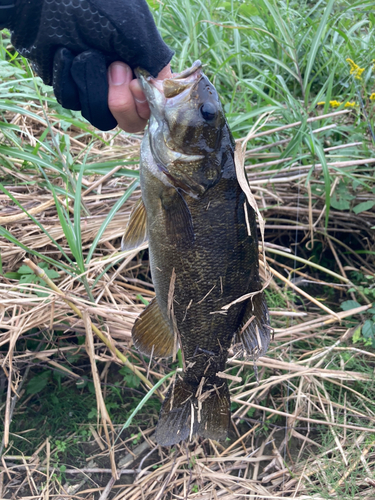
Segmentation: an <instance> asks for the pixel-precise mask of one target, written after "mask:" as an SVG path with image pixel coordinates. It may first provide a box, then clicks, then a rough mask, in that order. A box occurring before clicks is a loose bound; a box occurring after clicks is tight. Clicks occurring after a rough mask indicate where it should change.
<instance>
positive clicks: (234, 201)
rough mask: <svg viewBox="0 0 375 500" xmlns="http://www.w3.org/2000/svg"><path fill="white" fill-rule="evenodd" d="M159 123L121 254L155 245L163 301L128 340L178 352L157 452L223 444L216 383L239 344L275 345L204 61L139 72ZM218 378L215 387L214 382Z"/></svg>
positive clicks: (252, 231) (246, 209)
mask: <svg viewBox="0 0 375 500" xmlns="http://www.w3.org/2000/svg"><path fill="white" fill-rule="evenodd" d="M138 77H139V78H140V81H141V84H142V87H143V89H144V91H145V94H146V97H147V99H148V102H149V104H150V108H151V112H152V117H151V119H150V124H149V128H148V132H147V133H146V135H145V138H144V140H143V142H142V147H141V188H142V200H143V201H142V202H140V203H139V204H138V205H137V207H136V208H135V210H134V212H133V215H132V217H131V220H130V223H129V226H128V228H127V231H126V233H125V236H124V243H123V248H132V247H134V246H136V245H138V244H139V243H141V242H142V240H144V239H146V238H148V241H149V254H150V263H151V273H152V279H153V283H154V286H155V292H156V299H154V301H153V302H152V303H151V304H150V305H149V306H148V307H147V308H146V310H145V311H144V312H143V313H142V314H141V316H140V317H139V319H138V320H137V321H136V323H135V325H134V328H133V340H134V343H135V345H136V347H137V348H138V349H139V350H140V351H141V352H143V353H144V354H147V355H149V356H150V355H153V356H161V357H168V356H171V355H173V353H174V352H175V351H176V348H177V345H180V347H181V349H182V353H183V359H184V371H183V374H182V377H180V378H177V379H176V381H175V383H174V384H173V386H172V387H171V389H170V391H169V393H168V395H167V397H166V399H165V401H164V403H163V407H162V410H161V414H160V419H159V423H158V427H157V430H156V441H157V442H158V443H159V444H162V445H173V444H176V443H178V442H179V441H181V440H183V439H187V438H188V437H189V436H192V435H193V434H199V435H201V436H203V437H207V438H210V439H215V440H222V439H225V437H226V435H227V432H228V428H229V423H230V399H229V391H228V387H227V382H226V380H225V378H222V377H221V376H220V374H221V372H223V371H224V370H225V364H226V360H227V357H228V349H229V348H230V346H231V344H232V342H233V339H234V337H236V341H237V342H241V343H242V345H243V351H244V354H247V355H249V356H251V357H252V358H253V359H256V358H257V357H259V356H260V355H261V354H263V353H265V352H266V350H267V348H268V344H269V339H270V328H269V316H268V311H267V306H266V303H265V301H264V296H263V293H262V292H259V293H258V294H256V295H254V297H253V298H252V299H247V300H244V301H241V302H238V303H236V304H234V305H232V306H231V307H230V308H229V309H228V310H224V309H223V307H224V306H226V305H227V304H229V303H231V302H233V301H235V300H236V299H238V298H239V297H241V296H243V295H245V294H248V293H250V292H255V291H258V290H260V289H261V283H260V279H259V262H258V239H257V227H256V220H255V213H254V210H253V209H252V208H251V207H250V205H249V204H248V202H247V200H246V196H245V194H244V192H243V191H242V189H241V187H240V185H239V183H238V181H237V177H236V172H235V166H234V159H233V157H234V142H233V138H232V136H231V133H230V130H229V128H228V125H227V122H226V120H225V117H224V113H223V110H222V107H221V104H220V101H219V98H218V95H217V92H216V90H215V88H214V87H213V85H212V84H211V83H210V82H209V80H208V79H207V77H206V76H205V75H204V74H203V72H202V69H201V65H200V62H199V61H197V62H196V63H195V64H194V65H193V66H192V68H189V69H188V70H186V71H185V72H183V73H181V74H180V75H175V76H174V78H172V79H169V80H166V81H164V82H163V83H162V82H157V81H154V80H153V79H152V78H151V77H150V76H149V75H147V73H146V72H144V71H143V70H139V71H138ZM218 373H219V375H218Z"/></svg>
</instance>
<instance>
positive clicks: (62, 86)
mask: <svg viewBox="0 0 375 500" xmlns="http://www.w3.org/2000/svg"><path fill="white" fill-rule="evenodd" d="M73 61H74V55H73V53H72V52H70V50H68V49H66V48H65V47H62V48H60V49H58V50H57V51H56V53H55V56H54V58H53V81H52V84H53V91H54V93H55V96H56V99H57V102H58V103H60V104H61V106H62V107H63V108H66V109H73V110H74V111H80V110H81V103H80V100H79V92H78V87H77V85H76V83H75V81H74V79H73V77H72V74H71V72H70V70H71V68H72V64H73Z"/></svg>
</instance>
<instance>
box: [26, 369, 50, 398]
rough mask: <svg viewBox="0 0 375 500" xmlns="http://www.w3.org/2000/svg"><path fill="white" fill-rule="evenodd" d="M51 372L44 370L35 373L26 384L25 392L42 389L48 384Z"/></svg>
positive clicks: (33, 392) (35, 392) (29, 392)
mask: <svg viewBox="0 0 375 500" xmlns="http://www.w3.org/2000/svg"><path fill="white" fill-rule="evenodd" d="M50 375H51V372H50V371H48V370H47V371H44V372H42V373H40V374H39V375H35V376H34V377H33V378H32V379H31V380H30V381H29V383H28V384H27V388H26V393H27V394H37V393H38V392H40V391H42V390H43V389H44V388H45V387H46V386H47V384H48V381H49V378H50Z"/></svg>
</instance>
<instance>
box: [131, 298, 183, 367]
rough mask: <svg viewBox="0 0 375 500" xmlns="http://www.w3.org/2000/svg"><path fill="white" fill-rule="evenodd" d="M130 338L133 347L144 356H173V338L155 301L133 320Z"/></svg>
mask: <svg viewBox="0 0 375 500" xmlns="http://www.w3.org/2000/svg"><path fill="white" fill-rule="evenodd" d="M132 337H133V342H134V345H135V347H136V348H137V349H138V350H139V351H140V352H141V353H142V354H145V355H146V356H151V353H152V355H153V356H155V357H157V358H169V357H170V356H172V355H173V347H174V342H175V337H174V335H173V331H172V328H171V326H170V325H169V323H168V322H167V321H166V320H165V319H164V317H163V315H162V312H161V310H160V307H159V304H158V303H157V301H156V299H153V300H152V301H151V302H150V304H149V305H148V306H147V307H146V309H145V310H144V311H142V313H141V314H140V315H139V316H138V318H137V319H136V320H135V323H134V326H133V329H132Z"/></svg>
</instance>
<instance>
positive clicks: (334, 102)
mask: <svg viewBox="0 0 375 500" xmlns="http://www.w3.org/2000/svg"><path fill="white" fill-rule="evenodd" d="M341 104H342V102H340V101H329V105H330V106H331V107H332V108H338V107H339V106H341Z"/></svg>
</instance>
